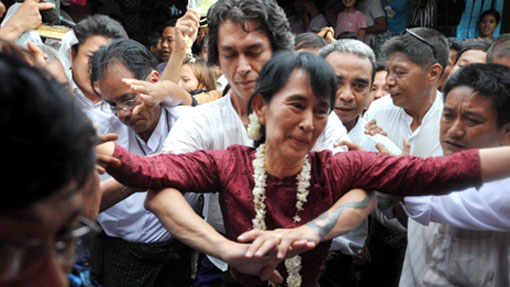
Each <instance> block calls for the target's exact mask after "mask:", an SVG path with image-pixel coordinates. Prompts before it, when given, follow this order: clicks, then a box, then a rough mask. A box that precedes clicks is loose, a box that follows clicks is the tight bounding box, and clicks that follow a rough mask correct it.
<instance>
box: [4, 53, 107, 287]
mask: <svg viewBox="0 0 510 287" xmlns="http://www.w3.org/2000/svg"><path fill="white" fill-rule="evenodd" d="M0 74H1V75H2V79H3V81H0V94H1V95H2V105H0V113H1V114H2V119H1V123H0V136H1V138H2V143H1V145H2V148H3V150H4V151H7V152H6V153H5V154H4V155H3V156H2V160H3V162H4V163H5V164H6V165H7V166H9V168H8V169H6V170H4V172H2V182H3V185H4V187H3V188H4V191H5V192H4V194H5V196H4V197H3V199H2V202H1V203H0V242H1V246H0V262H1V264H0V286H13V287H14V286H41V287H67V286H69V282H68V280H67V273H68V272H69V271H70V269H71V267H72V264H73V262H74V253H75V252H74V250H75V245H76V241H77V240H78V238H79V237H80V236H81V235H83V233H82V232H87V231H88V230H90V229H89V227H88V226H84V225H83V222H88V221H85V220H83V221H82V216H81V213H82V208H83V204H84V202H83V200H82V197H83V196H85V194H84V193H82V192H81V190H82V189H84V188H86V187H88V185H89V184H90V183H91V182H93V177H94V176H96V175H95V174H96V172H95V170H94V166H95V150H94V148H95V145H96V141H97V137H96V131H95V129H94V128H93V127H92V125H91V124H90V122H89V121H87V120H86V117H85V115H84V114H83V112H82V111H81V110H80V108H79V107H78V106H77V105H76V104H75V103H74V101H73V100H72V98H71V97H70V95H69V93H68V92H67V91H66V90H64V89H63V88H62V86H61V84H60V83H58V82H57V81H55V80H54V79H51V78H50V77H48V75H47V74H45V73H43V72H42V70H39V69H36V68H33V67H30V66H29V65H28V64H26V63H23V62H21V61H20V60H19V59H15V58H13V57H12V56H9V55H6V54H1V53H0ZM91 188H92V190H93V191H95V190H96V189H97V186H92V187H91Z"/></svg>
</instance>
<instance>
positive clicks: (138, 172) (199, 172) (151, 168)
mask: <svg viewBox="0 0 510 287" xmlns="http://www.w3.org/2000/svg"><path fill="white" fill-rule="evenodd" d="M96 152H97V154H98V155H101V156H102V157H111V158H117V159H118V160H120V162H122V164H120V165H118V164H116V165H108V166H105V168H106V170H107V172H108V173H109V174H110V175H111V176H112V177H113V178H115V179H116V180H117V181H119V182H120V183H121V184H123V185H126V186H128V187H132V188H143V189H161V188H166V187H174V188H179V189H180V190H182V191H194V192H214V191H217V190H220V189H221V188H220V182H219V177H218V167H217V165H216V164H217V162H216V159H217V158H220V157H221V156H224V155H226V153H227V151H211V152H207V151H197V152H194V153H188V154H159V155H155V156H150V157H144V156H137V155H134V154H132V153H129V152H128V151H127V150H125V149H124V148H122V147H121V146H119V145H116V144H114V143H112V142H108V143H104V144H101V145H99V146H97V147H96Z"/></svg>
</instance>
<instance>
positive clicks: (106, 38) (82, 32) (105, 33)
mask: <svg viewBox="0 0 510 287" xmlns="http://www.w3.org/2000/svg"><path fill="white" fill-rule="evenodd" d="M73 32H74V34H75V36H76V42H75V43H74V44H73V46H72V47H71V51H70V53H71V59H72V62H71V68H72V69H71V72H72V86H73V92H74V96H75V99H76V100H77V102H78V103H79V105H80V106H81V107H82V109H84V110H91V109H96V110H99V109H100V108H101V98H100V97H99V96H98V95H97V94H96V93H94V90H93V88H92V85H91V84H90V69H89V59H90V57H91V56H92V55H93V54H94V52H96V51H97V50H98V49H99V48H101V47H102V46H104V45H106V44H108V43H109V42H110V41H111V40H113V39H127V38H128V35H127V33H126V31H125V30H124V27H122V25H121V24H120V23H119V22H117V21H115V20H113V19H112V18H110V17H108V16H105V15H92V16H89V17H87V18H85V19H83V20H81V21H80V22H78V23H77V24H76V26H74V27H73Z"/></svg>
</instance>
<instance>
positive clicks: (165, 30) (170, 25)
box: [150, 19, 177, 62]
mask: <svg viewBox="0 0 510 287" xmlns="http://www.w3.org/2000/svg"><path fill="white" fill-rule="evenodd" d="M176 23H177V19H170V20H168V21H166V22H165V23H164V24H163V25H162V28H161V31H159V35H158V36H159V37H158V41H157V42H156V44H155V45H152V46H151V47H150V50H151V52H152V54H154V56H155V57H156V58H157V59H158V60H159V61H160V62H168V59H170V56H171V55H172V49H173V42H174V35H175V24H176Z"/></svg>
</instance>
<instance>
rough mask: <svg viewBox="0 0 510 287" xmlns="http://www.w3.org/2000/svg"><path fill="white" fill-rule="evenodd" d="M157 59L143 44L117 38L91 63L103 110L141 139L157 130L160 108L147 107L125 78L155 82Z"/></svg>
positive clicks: (102, 49) (100, 51)
mask: <svg viewBox="0 0 510 287" xmlns="http://www.w3.org/2000/svg"><path fill="white" fill-rule="evenodd" d="M156 64H157V60H156V59H155V58H154V56H153V55H152V53H151V52H150V51H149V50H148V49H147V48H145V47H144V46H143V45H142V44H140V43H138V42H136V41H134V40H131V39H117V40H113V41H112V42H110V43H109V44H108V45H106V46H103V47H101V48H100V49H99V50H98V51H97V52H96V53H95V54H94V56H93V58H92V60H91V65H92V68H91V70H92V73H91V75H92V76H91V80H92V81H93V85H94V88H95V89H97V90H98V91H99V94H100V96H101V97H102V100H103V107H104V108H107V109H110V110H111V111H112V112H113V113H114V114H115V115H116V116H117V117H118V118H119V119H120V120H121V121H122V123H124V124H125V125H126V126H128V127H130V128H132V129H133V130H134V131H135V132H136V133H138V134H139V135H140V136H142V138H144V137H145V136H147V138H148V137H150V135H151V134H152V131H153V130H154V128H155V127H156V125H157V123H158V121H159V116H160V114H161V107H160V106H159V105H156V106H146V105H145V104H143V99H142V98H141V97H140V95H139V94H137V93H133V92H132V91H131V88H130V86H129V85H128V84H126V83H124V82H123V81H122V79H124V78H134V79H138V80H145V81H149V82H153V83H154V82H158V81H159V74H158V72H157V71H156Z"/></svg>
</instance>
